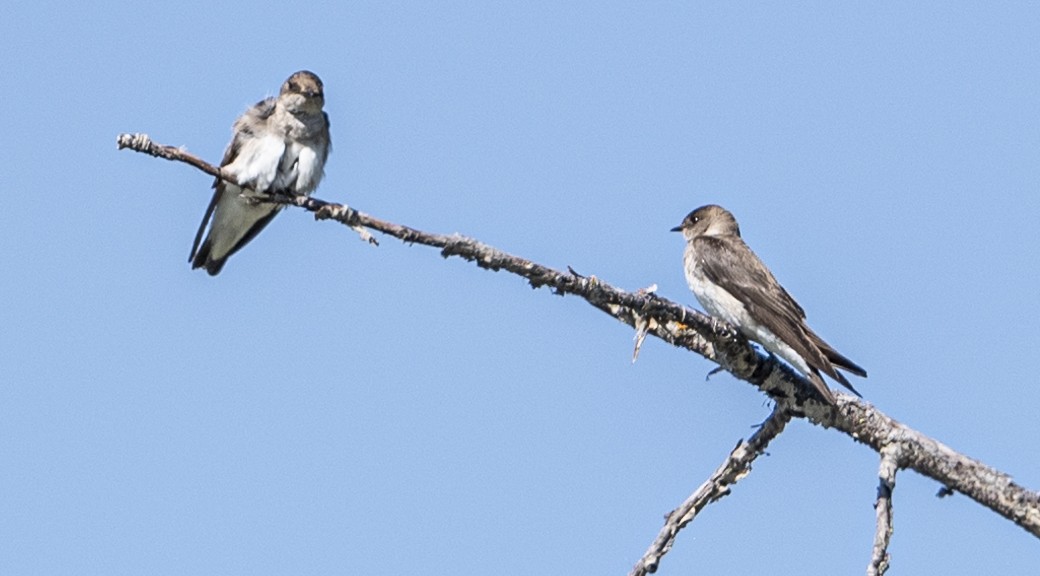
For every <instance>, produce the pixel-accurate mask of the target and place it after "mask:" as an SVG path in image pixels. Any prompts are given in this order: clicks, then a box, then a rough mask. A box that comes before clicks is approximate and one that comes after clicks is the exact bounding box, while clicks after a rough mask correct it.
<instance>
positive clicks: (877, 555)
mask: <svg viewBox="0 0 1040 576" xmlns="http://www.w3.org/2000/svg"><path fill="white" fill-rule="evenodd" d="M901 455H902V446H901V445H900V444H899V443H892V444H889V445H888V446H885V447H884V448H882V449H881V465H880V466H879V467H878V489H877V501H876V502H875V503H874V514H875V516H876V517H877V530H876V531H875V532H874V546H873V549H872V551H871V555H870V564H869V565H868V566H867V576H882V575H883V574H884V573H885V572H887V571H888V567H889V555H888V544H889V542H891V540H892V491H893V490H895V488H896V471H898V470H899V460H900V457H901Z"/></svg>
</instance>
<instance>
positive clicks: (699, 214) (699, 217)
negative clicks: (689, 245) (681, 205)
mask: <svg viewBox="0 0 1040 576" xmlns="http://www.w3.org/2000/svg"><path fill="white" fill-rule="evenodd" d="M672 232H682V234H683V237H684V238H686V239H687V240H692V239H693V238H696V237H698V236H727V235H733V236H740V227H739V226H737V219H736V218H734V217H733V214H731V213H730V212H729V210H726V209H725V208H723V207H722V206H716V205H715V204H708V205H707V206H701V207H700V208H698V209H696V210H694V211H693V212H690V213H689V214H687V215H686V218H683V221H682V224H679V225H678V226H676V227H675V228H672Z"/></svg>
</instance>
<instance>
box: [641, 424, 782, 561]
mask: <svg viewBox="0 0 1040 576" xmlns="http://www.w3.org/2000/svg"><path fill="white" fill-rule="evenodd" d="M790 421H791V415H790V414H789V413H787V412H785V411H784V409H783V408H781V407H780V406H779V405H777V406H776V407H774V408H773V412H772V414H770V415H769V418H767V419H766V421H765V422H763V423H762V425H761V426H759V428H758V430H757V431H756V432H755V433H754V434H752V435H751V438H749V439H748V440H747V441H744V440H741V441H740V442H738V443H737V446H736V448H734V449H733V451H732V452H730V454H729V456H728V457H727V458H726V461H725V462H723V463H722V465H721V466H719V467H718V469H716V470H715V472H714V473H713V474H712V475H711V477H709V478H708V479H707V480H706V481H705V482H704V483H703V484H701V485H700V487H698V488H697V490H696V491H695V492H694V493H693V494H690V497H689V498H687V499H686V501H685V502H683V503H682V504H681V505H680V506H679V507H678V508H676V509H675V510H672V512H671V513H669V514H668V517H667V518H666V519H665V522H664V527H663V528H661V531H660V532H658V533H657V539H656V540H654V542H653V544H651V545H650V548H649V549H647V551H646V553H645V554H643V557H642V558H640V560H639V562H638V563H637V564H636V565H635V566H634V567H633V568H632V571H631V572H629V576H645V575H646V574H650V573H653V572H656V571H657V565H658V562H660V560H661V557H662V556H664V555H665V554H667V553H668V551H669V550H671V549H672V544H673V543H674V542H675V537H676V535H678V533H679V531H680V530H682V529H683V527H685V526H686V525H687V524H689V523H690V522H691V521H693V519H694V517H696V516H697V514H698V513H700V511H701V510H703V509H704V507H705V506H707V505H708V504H711V503H712V502H715V501H717V500H720V499H721V498H723V497H725V496H728V495H729V492H730V486H732V485H734V484H736V483H737V482H738V481H740V480H741V479H743V478H744V477H745V476H747V475H748V474H749V473H750V472H751V463H752V462H754V461H755V458H758V456H759V455H760V454H763V453H764V452H765V451H766V447H767V446H768V445H769V442H770V441H772V440H773V438H776V437H777V436H778V435H780V433H781V432H783V431H784V426H786V425H787V423H788V422H790Z"/></svg>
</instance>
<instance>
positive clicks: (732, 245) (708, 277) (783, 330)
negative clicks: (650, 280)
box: [672, 205, 867, 404]
mask: <svg viewBox="0 0 1040 576" xmlns="http://www.w3.org/2000/svg"><path fill="white" fill-rule="evenodd" d="M672 232H682V235H683V237H684V238H685V239H686V250H685V252H684V253H683V265H684V271H685V273H686V283H687V284H689V286H690V290H692V291H693V294H694V296H696V297H697V301H698V302H700V303H701V306H703V307H704V309H705V310H706V311H707V312H708V314H710V315H711V316H713V317H715V318H717V319H719V320H723V321H725V322H727V323H729V324H731V325H732V326H734V327H735V328H737V329H738V330H740V332H741V333H742V334H743V335H744V336H746V337H747V338H748V339H750V340H753V341H755V342H758V343H759V344H761V345H762V347H764V348H765V349H766V350H768V351H769V352H770V353H772V354H775V355H776V356H779V357H780V358H782V359H784V360H785V361H787V362H788V363H789V364H790V365H791V366H793V367H794V368H795V369H796V370H798V371H799V372H801V373H802V374H803V375H804V376H805V377H806V378H807V379H808V380H809V382H810V383H812V385H813V387H814V388H815V389H816V391H817V392H819V393H820V395H821V396H823V398H824V400H826V401H827V402H828V403H830V404H834V403H835V400H834V394H833V393H832V392H831V390H830V388H828V387H827V384H825V383H824V381H823V378H822V377H821V376H820V373H821V372H822V373H824V374H826V375H828V376H830V377H831V378H833V379H834V380H835V381H837V382H838V383H839V384H841V385H842V386H844V387H846V388H848V389H849V390H851V391H852V392H853V393H854V394H856V395H857V396H859V395H860V393H859V392H857V391H856V389H855V388H853V387H852V384H850V383H849V381H848V380H847V379H846V378H845V376H844V375H843V374H842V373H841V372H838V369H841V370H844V371H846V372H849V373H851V374H855V375H857V376H862V377H866V375H867V372H866V371H865V370H864V369H863V368H861V367H859V366H858V365H856V363H855V362H853V361H852V360H849V359H848V358H846V357H845V356H842V355H841V354H839V353H838V351H837V350H835V349H834V348H832V347H831V346H830V345H829V344H827V343H826V342H824V341H823V339H822V338H820V337H819V336H817V335H816V333H815V332H813V331H812V330H811V329H810V328H809V326H808V324H806V322H805V311H804V310H802V307H801V306H799V305H798V303H797V302H795V301H794V298H792V297H791V295H790V294H788V293H787V290H784V287H783V286H781V285H780V283H779V282H777V281H776V278H774V277H773V274H772V272H770V271H769V269H768V268H766V266H765V265H764V264H763V263H762V261H761V260H759V258H758V256H756V255H755V253H754V252H752V251H751V248H748V246H747V244H745V243H744V240H743V239H742V238H741V237H740V227H739V226H737V220H736V218H734V217H733V214H731V213H730V212H729V211H728V210H726V209H725V208H722V207H721V206H715V205H708V206H701V207H700V208H697V209H696V210H694V211H693V212H690V213H689V214H688V215H687V216H686V218H685V219H683V221H682V224H680V225H679V226H676V227H675V228H672Z"/></svg>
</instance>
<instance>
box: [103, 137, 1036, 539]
mask: <svg viewBox="0 0 1040 576" xmlns="http://www.w3.org/2000/svg"><path fill="white" fill-rule="evenodd" d="M117 144H118V146H119V148H120V149H123V148H129V149H132V150H134V151H137V152H143V153H146V154H150V155H152V156H156V157H159V158H166V159H168V160H175V161H180V162H186V163H188V164H191V165H192V166H195V167H196V168H199V169H200V170H202V171H203V172H206V173H207V174H210V175H212V176H215V177H218V178H224V177H225V176H224V175H223V174H221V172H220V169H219V168H216V167H214V166H212V165H210V164H208V163H206V162H204V161H202V160H200V159H198V158H196V157H194V156H192V155H190V154H188V153H187V152H185V151H183V150H181V149H179V148H174V147H171V146H162V145H158V144H155V143H153V142H152V141H151V140H149V139H148V137H147V136H145V135H143V134H137V135H132V134H121V135H120V136H119V137H118V138H117ZM265 201H270V202H277V203H282V204H292V205H295V206H299V207H301V208H304V209H305V210H309V211H311V212H313V213H314V216H315V219H319V220H322V219H329V220H335V221H337V222H341V223H343V224H345V225H347V226H349V227H351V228H353V229H355V230H357V229H358V228H359V227H360V228H368V229H372V230H377V231H379V232H382V233H384V234H386V235H388V236H393V237H395V238H398V239H400V240H402V241H404V242H406V243H409V244H424V245H427V246H432V247H435V248H440V252H441V255H442V256H443V257H445V258H447V257H450V256H457V257H460V258H463V259H465V260H468V261H470V262H474V263H476V264H477V266H479V267H481V268H486V269H489V270H494V271H499V270H505V271H507V272H511V273H513V274H516V275H518V276H521V277H523V278H525V279H526V280H527V281H528V282H529V283H530V284H531V286H532V287H534V288H539V287H542V286H546V287H549V288H550V289H551V290H552V291H553V292H554V293H556V294H559V295H565V294H572V295H575V296H579V297H581V298H582V299H584V300H585V301H586V302H588V303H589V304H591V305H592V306H595V307H596V308H598V309H600V310H602V311H603V312H605V313H607V314H609V315H610V316H612V317H614V318H616V319H618V320H620V321H621V322H624V323H625V324H628V325H629V326H632V327H633V328H637V329H638V330H639V331H640V332H642V331H644V330H645V332H646V333H647V334H653V335H654V336H656V337H657V338H660V339H661V340H664V341H665V342H668V343H670V344H672V345H674V346H677V347H680V348H686V349H687V350H690V351H693V352H696V353H697V354H700V355H701V356H703V357H704V358H707V359H708V360H711V361H713V362H716V363H718V364H719V366H721V367H722V368H724V369H726V370H727V371H729V372H730V373H731V374H733V375H734V376H735V377H737V378H739V379H741V380H744V381H746V382H748V383H750V384H753V385H755V386H757V387H758V388H759V389H761V390H762V391H763V392H765V393H766V394H768V395H769V396H770V397H771V398H773V400H775V401H776V403H777V406H776V410H778V411H780V413H782V414H785V415H787V416H788V417H794V416H797V417H802V418H806V419H807V420H809V421H810V422H812V423H814V424H817V425H820V426H823V427H825V428H834V429H836V430H840V431H841V432H844V433H845V434H846V435H848V436H849V437H851V438H852V439H853V440H856V441H858V442H861V443H863V444H866V445H867V446H870V447H871V448H872V449H873V450H875V451H877V452H878V453H882V452H883V451H885V450H886V448H887V449H890V450H895V449H897V448H898V450H897V453H898V454H900V455H901V458H900V462H899V467H903V468H908V469H911V470H914V471H916V472H918V473H920V474H923V475H924V476H927V477H929V478H932V479H934V480H936V481H938V482H939V483H941V484H942V485H943V486H944V487H945V488H946V489H947V490H948V491H956V492H960V493H962V494H964V495H966V496H968V497H969V498H972V499H973V500H975V501H976V502H978V503H980V504H982V505H983V506H985V507H987V508H989V509H991V510H993V511H994V512H996V513H997V514H1000V515H1001V516H1003V517H1004V518H1007V519H1008V520H1011V521H1012V522H1014V523H1016V524H1018V525H1019V526H1021V527H1022V528H1024V529H1025V530H1026V531H1028V532H1029V533H1030V534H1033V535H1034V536H1037V537H1040V493H1037V492H1033V491H1030V490H1027V489H1025V488H1023V487H1022V486H1019V485H1018V484H1016V483H1015V482H1014V481H1012V479H1011V477H1010V476H1009V475H1007V474H1005V473H1003V472H1000V471H998V470H996V469H993V468H990V467H989V466H986V465H985V464H983V463H982V462H979V461H978V460H974V459H972V458H969V457H967V456H964V455H963V454H959V453H957V452H955V451H954V450H952V449H950V448H949V447H947V446H945V445H944V444H942V443H941V442H939V441H937V440H935V439H933V438H930V437H928V436H926V435H924V434H922V433H920V432H918V431H916V430H913V429H911V428H909V427H907V426H904V425H903V424H901V423H899V422H897V421H895V420H894V419H892V418H890V417H888V416H887V415H885V414H884V413H882V412H880V411H879V410H877V409H876V408H874V406H872V405H871V404H869V403H868V402H866V401H864V400H861V399H858V398H854V397H852V396H849V395H847V394H843V393H837V394H836V398H837V403H836V405H833V406H832V405H829V404H827V403H826V402H824V401H823V400H822V398H820V397H819V396H817V395H816V392H815V391H813V389H812V387H811V385H809V384H808V383H807V382H806V381H805V380H803V379H802V378H801V376H799V375H798V374H796V373H795V372H794V371H793V370H792V369H791V368H789V367H788V366H786V365H784V364H782V363H781V362H779V361H777V360H776V359H775V358H773V357H772V356H764V355H762V354H759V353H758V352H756V351H755V349H754V348H753V347H752V346H751V345H750V344H749V343H748V341H747V340H746V339H745V338H744V337H743V336H741V335H740V334H739V333H737V332H736V331H735V330H734V329H733V328H732V327H730V326H728V325H726V324H724V323H721V322H717V321H715V320H714V319H712V318H709V317H707V316H705V315H703V314H701V313H699V312H696V311H694V310H692V309H689V308H686V307H685V306H682V305H680V304H677V303H675V302H672V301H670V300H667V299H664V298H660V297H658V296H656V295H655V294H653V293H648V292H645V291H641V292H627V291H624V290H621V289H619V288H615V287H613V286H611V285H610V284H607V283H605V282H602V281H600V280H597V279H596V278H595V277H584V276H581V275H579V274H577V273H574V272H573V271H569V272H560V271H558V270H555V269H553V268H550V267H548V266H543V265H541V264H538V263H535V262H531V261H530V260H526V259H524V258H520V257H518V256H513V255H511V254H508V253H506V252H503V251H501V250H498V249H496V248H494V247H492V246H489V245H487V244H484V243H482V242H479V241H477V240H474V239H472V238H467V237H465V236H461V235H458V234H452V235H443V234H433V233H429V232H423V231H421V230H418V229H415V228H410V227H408V226H402V225H400V224H394V223H392V222H387V221H384V220H380V219H378V218H375V217H373V216H370V215H368V214H365V213H363V212H359V211H357V210H354V209H353V208H350V207H348V206H345V205H341V204H333V203H331V202H326V201H323V200H319V199H316V198H307V197H302V196H299V197H282V196H279V197H271V198H270V199H268V200H265ZM890 447H891V448H890Z"/></svg>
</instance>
